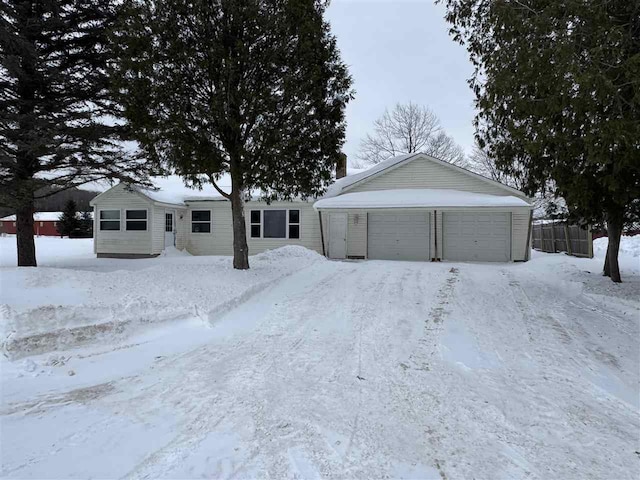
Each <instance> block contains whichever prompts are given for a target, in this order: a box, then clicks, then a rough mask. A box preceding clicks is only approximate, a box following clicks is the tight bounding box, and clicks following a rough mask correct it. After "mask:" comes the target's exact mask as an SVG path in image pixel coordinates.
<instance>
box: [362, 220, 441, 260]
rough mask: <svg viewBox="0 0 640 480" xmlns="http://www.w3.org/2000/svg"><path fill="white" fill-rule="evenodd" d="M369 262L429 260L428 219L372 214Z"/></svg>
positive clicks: (369, 222) (369, 235) (369, 224)
mask: <svg viewBox="0 0 640 480" xmlns="http://www.w3.org/2000/svg"><path fill="white" fill-rule="evenodd" d="M368 226H369V234H368V249H369V254H368V256H369V258H371V259H380V260H428V259H429V258H430V257H429V215H428V214H427V213H425V214H416V213H391V214H390V213H370V214H369V218H368Z"/></svg>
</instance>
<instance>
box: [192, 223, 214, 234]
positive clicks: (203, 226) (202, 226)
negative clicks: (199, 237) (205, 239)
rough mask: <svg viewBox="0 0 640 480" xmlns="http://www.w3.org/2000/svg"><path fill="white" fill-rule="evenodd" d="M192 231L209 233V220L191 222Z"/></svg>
mask: <svg viewBox="0 0 640 480" xmlns="http://www.w3.org/2000/svg"><path fill="white" fill-rule="evenodd" d="M191 232H192V233H211V223H209V222H200V223H198V222H195V223H192V224H191Z"/></svg>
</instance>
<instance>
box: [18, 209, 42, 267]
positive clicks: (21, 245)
mask: <svg viewBox="0 0 640 480" xmlns="http://www.w3.org/2000/svg"><path fill="white" fill-rule="evenodd" d="M16 242H17V244H18V266H19V267H36V266H37V264H36V244H35V242H34V240H33V200H27V201H26V202H24V203H22V205H20V208H18V211H17V212H16Z"/></svg>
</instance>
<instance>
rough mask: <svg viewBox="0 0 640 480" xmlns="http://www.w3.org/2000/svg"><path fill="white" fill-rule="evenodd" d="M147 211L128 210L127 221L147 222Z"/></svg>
mask: <svg viewBox="0 0 640 480" xmlns="http://www.w3.org/2000/svg"><path fill="white" fill-rule="evenodd" d="M146 219H147V211H146V210H127V220H146Z"/></svg>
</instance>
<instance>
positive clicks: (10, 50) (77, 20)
mask: <svg viewBox="0 0 640 480" xmlns="http://www.w3.org/2000/svg"><path fill="white" fill-rule="evenodd" d="M114 3H115V2H112V1H110V0H14V1H3V2H1V3H0V60H1V65H0V205H1V206H4V207H9V208H11V209H12V210H14V211H15V212H16V214H17V215H16V216H17V218H16V229H17V235H16V237H17V247H18V265H20V266H36V252H35V244H34V241H33V213H34V202H36V201H37V200H38V199H40V198H43V197H45V196H50V195H53V194H55V193H56V192H60V191H65V190H67V189H71V188H73V187H76V186H78V185H82V184H84V183H87V182H91V181H95V180H99V179H104V178H121V179H126V180H129V181H135V180H137V179H138V178H139V175H140V174H141V173H144V167H145V165H144V163H141V162H140V161H139V160H138V159H136V158H135V157H133V156H131V155H129V154H127V152H126V151H125V150H124V149H123V148H122V144H121V143H120V141H121V140H125V139H126V138H127V136H126V133H127V132H126V129H125V128H123V127H122V126H121V125H120V124H121V123H122V122H118V121H117V119H118V117H119V108H118V106H117V105H115V104H114V103H113V102H112V101H111V100H110V94H109V88H108V87H109V77H108V75H107V70H106V67H107V64H108V63H109V61H110V59H111V58H112V53H113V52H112V49H111V46H110V44H109V41H108V32H109V28H110V27H111V26H112V25H113V24H114V22H115V19H116V16H117V15H116V14H117V12H116V9H115V7H114V6H113V5H114Z"/></svg>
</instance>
